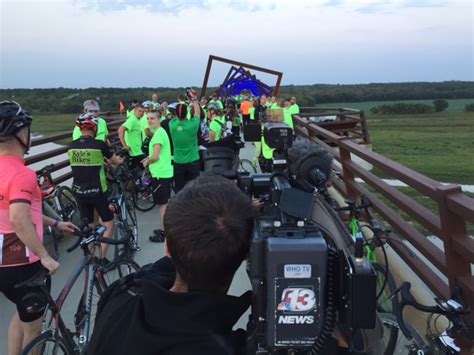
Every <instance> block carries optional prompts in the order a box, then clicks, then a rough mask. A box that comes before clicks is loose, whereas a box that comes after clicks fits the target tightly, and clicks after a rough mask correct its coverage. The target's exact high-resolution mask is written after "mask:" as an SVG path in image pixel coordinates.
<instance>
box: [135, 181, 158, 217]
mask: <svg viewBox="0 0 474 355" xmlns="http://www.w3.org/2000/svg"><path fill="white" fill-rule="evenodd" d="M133 205H134V206H135V208H136V209H137V210H139V211H141V212H148V211H150V210H152V209H153V208H154V207H155V206H156V201H155V198H154V197H153V186H152V184H150V185H148V186H147V187H145V188H144V189H138V188H137V189H135V191H134V193H133Z"/></svg>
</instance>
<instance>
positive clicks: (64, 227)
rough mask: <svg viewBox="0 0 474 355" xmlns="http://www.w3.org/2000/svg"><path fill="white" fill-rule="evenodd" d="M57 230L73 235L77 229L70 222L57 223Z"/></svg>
mask: <svg viewBox="0 0 474 355" xmlns="http://www.w3.org/2000/svg"><path fill="white" fill-rule="evenodd" d="M58 229H59V230H60V231H63V232H68V233H74V231H76V230H79V227H78V226H76V225H75V224H73V223H71V222H59V224H58Z"/></svg>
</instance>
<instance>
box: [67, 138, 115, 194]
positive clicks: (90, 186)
mask: <svg viewBox="0 0 474 355" xmlns="http://www.w3.org/2000/svg"><path fill="white" fill-rule="evenodd" d="M68 155H69V163H70V164H71V169H72V176H73V183H72V190H73V191H74V192H75V193H76V194H77V195H78V196H82V197H93V196H95V195H98V194H100V193H102V192H105V191H107V183H106V180H105V171H104V158H107V159H109V158H111V157H112V155H113V153H112V152H111V150H110V148H109V146H108V145H107V144H105V143H104V142H102V141H99V140H96V139H94V137H81V138H79V139H76V140H75V141H73V142H72V143H71V145H70V146H69V150H68Z"/></svg>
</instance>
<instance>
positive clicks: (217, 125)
mask: <svg viewBox="0 0 474 355" xmlns="http://www.w3.org/2000/svg"><path fill="white" fill-rule="evenodd" d="M222 129H223V126H222V123H221V122H220V120H218V119H217V117H216V118H214V119H213V120H212V121H211V124H210V125H209V133H211V132H214V133H215V134H216V135H215V137H214V142H217V141H218V140H220V139H221V135H222Z"/></svg>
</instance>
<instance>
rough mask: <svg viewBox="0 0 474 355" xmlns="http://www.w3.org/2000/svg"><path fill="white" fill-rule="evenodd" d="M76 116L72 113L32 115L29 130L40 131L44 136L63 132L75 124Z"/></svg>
mask: <svg viewBox="0 0 474 355" xmlns="http://www.w3.org/2000/svg"><path fill="white" fill-rule="evenodd" d="M75 121H76V116H75V115H73V114H68V115H63V114H60V115H58V114H50V115H48V114H45V115H40V114H37V115H34V116H33V124H32V128H31V131H32V132H33V133H41V134H43V135H45V136H51V135H54V134H59V133H64V132H67V131H70V132H71V134H72V130H73V128H74V126H75V124H76V123H75Z"/></svg>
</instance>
